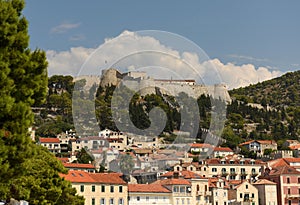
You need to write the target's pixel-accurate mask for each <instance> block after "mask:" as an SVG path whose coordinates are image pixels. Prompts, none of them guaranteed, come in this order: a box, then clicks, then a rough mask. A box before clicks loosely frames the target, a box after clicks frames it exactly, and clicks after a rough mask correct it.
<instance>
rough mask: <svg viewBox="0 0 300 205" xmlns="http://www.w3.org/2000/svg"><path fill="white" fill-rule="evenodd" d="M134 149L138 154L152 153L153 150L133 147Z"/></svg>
mask: <svg viewBox="0 0 300 205" xmlns="http://www.w3.org/2000/svg"><path fill="white" fill-rule="evenodd" d="M133 151H134V152H135V153H136V154H152V150H151V149H142V148H141V149H139V148H138V149H133Z"/></svg>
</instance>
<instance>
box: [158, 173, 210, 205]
mask: <svg viewBox="0 0 300 205" xmlns="http://www.w3.org/2000/svg"><path fill="white" fill-rule="evenodd" d="M161 178H162V180H160V181H161V182H160V183H164V184H171V183H175V181H176V180H178V181H180V182H181V183H183V184H186V185H187V186H186V189H185V190H186V191H185V192H183V188H180V187H181V186H179V185H177V184H173V189H170V190H173V191H172V192H173V193H172V194H173V195H172V201H173V204H177V202H178V204H180V205H181V204H191V205H209V204H211V201H210V198H211V196H212V192H211V191H210V190H209V183H208V178H204V177H202V176H200V175H198V174H196V173H194V172H192V171H179V172H177V171H174V172H167V173H165V174H163V175H161ZM168 180H170V181H168ZM171 180H174V181H171ZM158 182H159V181H158ZM155 183H157V182H155ZM169 186H170V185H169ZM176 186H179V187H177V189H176V188H174V187H176ZM176 190H177V191H176ZM178 190H179V191H178ZM178 192H180V193H178Z"/></svg>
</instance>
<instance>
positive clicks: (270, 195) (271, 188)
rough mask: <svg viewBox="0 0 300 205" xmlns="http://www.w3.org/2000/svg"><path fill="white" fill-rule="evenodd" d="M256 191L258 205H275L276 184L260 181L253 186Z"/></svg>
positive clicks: (264, 180) (265, 180)
mask: <svg viewBox="0 0 300 205" xmlns="http://www.w3.org/2000/svg"><path fill="white" fill-rule="evenodd" d="M253 185H254V186H255V187H256V188H257V190H258V198H259V205H277V204H278V203H277V188H276V183H275V182H271V181H269V180H267V179H260V180H258V181H257V182H255V183H254V184H253Z"/></svg>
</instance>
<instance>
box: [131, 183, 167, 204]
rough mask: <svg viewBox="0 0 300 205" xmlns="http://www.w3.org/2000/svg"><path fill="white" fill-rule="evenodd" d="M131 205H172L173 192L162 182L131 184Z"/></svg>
mask: <svg viewBox="0 0 300 205" xmlns="http://www.w3.org/2000/svg"><path fill="white" fill-rule="evenodd" d="M128 195H129V205H140V204H144V205H150V204H159V205H171V204H172V203H171V200H172V192H171V190H169V189H167V188H166V187H164V186H162V185H161V184H129V185H128Z"/></svg>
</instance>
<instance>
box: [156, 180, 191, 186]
mask: <svg viewBox="0 0 300 205" xmlns="http://www.w3.org/2000/svg"><path fill="white" fill-rule="evenodd" d="M152 184H161V185H191V182H189V181H188V180H186V179H161V180H157V181H155V182H153V183H152Z"/></svg>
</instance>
